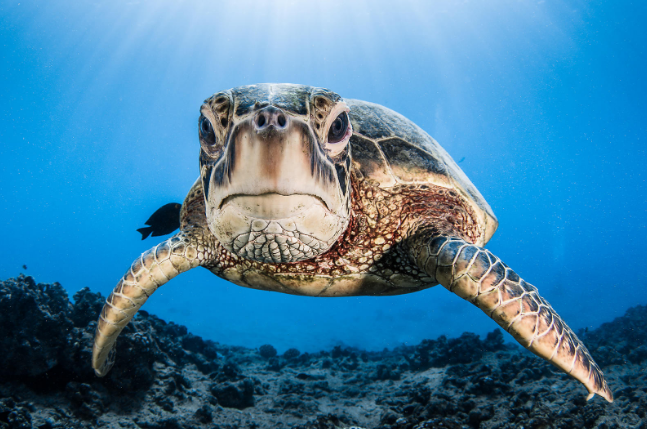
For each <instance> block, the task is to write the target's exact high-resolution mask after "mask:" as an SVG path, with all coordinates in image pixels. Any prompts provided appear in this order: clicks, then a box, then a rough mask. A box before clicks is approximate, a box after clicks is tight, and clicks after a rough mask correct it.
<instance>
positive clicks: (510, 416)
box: [0, 275, 647, 429]
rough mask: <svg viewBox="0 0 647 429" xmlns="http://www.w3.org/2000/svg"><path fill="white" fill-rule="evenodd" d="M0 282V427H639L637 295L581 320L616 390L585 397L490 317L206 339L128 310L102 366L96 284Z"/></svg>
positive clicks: (644, 379)
mask: <svg viewBox="0 0 647 429" xmlns="http://www.w3.org/2000/svg"><path fill="white" fill-rule="evenodd" d="M73 299H74V302H73V303H72V302H70V300H69V299H68V296H67V293H66V291H65V289H64V288H63V287H62V286H61V285H60V284H58V283H54V284H37V283H36V282H35V280H34V279H33V278H32V277H28V276H27V277H26V276H22V275H21V276H20V277H18V278H16V279H9V280H6V281H3V282H0V329H2V332H3V333H7V334H8V335H2V336H0V350H2V353H1V354H0V428H96V427H129V428H150V429H163V428H220V429H224V428H232V429H233V428H259V429H260V428H273V427H286V428H288V427H292V428H300V429H306V428H308V429H309V428H317V429H328V428H330V429H333V428H344V427H351V426H356V427H363V428H383V429H386V428H394V429H395V428H398V429H413V428H416V429H418V428H450V429H458V428H475V429H476V428H479V429H495V428H499V429H503V428H519V427H524V428H537V429H538V428H563V429H566V428H609V429H610V428H643V429H644V428H645V427H647V426H646V424H645V419H647V388H645V387H644V386H647V373H645V371H644V366H645V365H646V364H647V347H646V346H645V345H644V344H645V343H647V307H646V306H637V307H633V308H631V309H629V310H628V311H627V313H626V314H625V315H624V316H622V317H620V318H617V319H616V320H614V321H612V322H610V323H605V324H603V325H602V326H601V327H600V328H598V329H595V330H590V331H580V332H579V333H578V335H579V337H580V338H581V339H582V340H583V342H584V343H585V344H586V346H587V347H588V348H589V350H591V352H592V353H595V355H596V357H597V361H598V363H599V364H600V366H601V367H602V369H603V370H604V372H605V374H606V375H607V378H608V381H609V384H610V385H611V386H612V388H613V389H614V391H615V392H616V395H615V401H614V403H611V404H610V403H607V402H605V401H604V400H603V399H602V398H599V397H596V398H595V399H593V400H591V401H588V402H587V401H586V400H585V396H584V394H585V390H584V389H583V388H582V387H581V385H580V384H579V383H578V382H577V381H576V380H573V379H571V378H570V377H569V376H567V375H566V374H563V373H562V372H559V371H558V370H557V369H555V368H554V367H552V366H551V365H550V364H548V363H547V362H545V361H544V360H542V359H540V358H538V357H536V356H534V355H532V354H530V353H529V352H527V351H525V350H524V349H522V348H521V347H519V346H517V345H511V344H506V343H504V341H503V334H502V333H501V331H499V330H495V331H493V332H491V333H490V334H488V335H487V338H485V339H481V338H480V337H478V336H477V335H475V334H471V333H464V334H463V335H461V336H460V337H458V338H446V337H444V336H441V337H439V338H437V339H433V340H424V341H422V342H421V343H420V344H418V345H415V346H402V347H398V348H396V349H393V350H387V349H385V350H384V351H381V352H368V351H364V350H360V349H356V348H348V347H342V346H337V347H335V348H333V349H330V350H323V351H320V352H317V353H301V352H300V351H299V350H297V349H294V348H292V349H288V350H287V351H286V352H284V353H283V354H278V353H277V351H276V349H275V348H274V347H273V346H272V345H270V344H267V345H264V346H262V347H260V348H259V349H251V348H245V347H232V346H228V345H226V344H219V343H216V342H213V341H208V340H207V341H205V340H203V339H202V338H200V337H198V336H196V335H193V334H191V333H190V332H188V331H187V329H186V328H185V327H184V326H181V325H177V324H174V323H167V322H165V321H164V320H162V319H160V318H158V317H156V316H153V315H151V314H148V313H147V312H145V311H140V312H139V313H138V315H137V316H136V317H135V318H134V320H133V321H132V322H131V323H130V324H129V325H128V326H127V327H126V328H125V329H124V331H123V333H122V339H121V341H120V343H119V344H118V346H117V353H118V354H119V356H120V358H121V359H120V360H119V361H118V362H117V364H116V365H115V366H114V368H113V369H112V371H111V372H110V373H109V374H108V375H107V376H106V377H104V378H98V377H96V376H95V375H94V371H93V370H92V368H91V366H90V365H89V359H90V356H91V354H92V349H91V345H92V337H93V334H94V329H95V328H96V322H95V316H96V313H97V312H98V311H99V310H100V309H101V307H102V306H103V303H104V297H102V296H101V295H100V294H97V293H93V292H91V291H90V290H89V289H88V288H84V289H81V290H80V291H78V292H77V293H76V294H74V297H73Z"/></svg>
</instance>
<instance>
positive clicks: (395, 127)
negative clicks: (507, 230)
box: [344, 100, 498, 246]
mask: <svg viewBox="0 0 647 429" xmlns="http://www.w3.org/2000/svg"><path fill="white" fill-rule="evenodd" d="M344 101H345V102H346V104H348V106H349V107H350V120H351V123H352V125H353V136H352V137H351V139H350V144H351V153H352V158H353V162H354V163H355V168H357V169H359V171H360V172H361V174H362V175H363V176H364V177H365V178H368V179H371V180H374V181H376V182H377V183H378V184H379V186H380V187H382V188H390V187H393V186H395V185H396V184H413V185H419V184H431V185H435V186H440V187H444V188H451V189H454V190H456V191H457V192H458V193H459V194H460V195H461V197H462V199H463V200H464V202H465V203H466V204H468V205H469V206H470V207H471V208H472V209H473V210H474V213H475V214H476V218H477V219H476V221H477V223H478V226H479V229H480V231H481V234H480V239H479V240H478V241H477V242H476V243H475V244H476V245H478V246H483V245H485V243H487V242H488V241H489V240H490V238H491V237H492V235H493V234H494V232H495V231H496V228H497V225H498V221H497V219H496V216H494V213H493V212H492V208H491V207H490V205H489V204H488V203H487V202H486V201H485V198H483V196H482V195H481V193H480V192H479V191H478V190H477V189H476V187H475V186H474V185H473V184H472V182H471V181H470V179H468V178H467V176H466V175H465V173H464V172H463V170H461V169H460V167H459V166H458V165H457V164H456V162H455V161H454V160H453V159H452V157H451V156H449V154H448V153H447V152H446V151H445V149H443V148H442V147H441V146H440V145H439V144H438V142H437V141H436V140H434V139H433V138H432V137H431V136H430V135H429V134H427V133H426V132H425V131H423V130H422V129H421V128H420V127H419V126H417V125H416V124H414V123H413V122H411V121H410V120H409V119H407V118H405V117H404V116H402V115H400V114H399V113H397V112H394V111H393V110H391V109H387V108H386V107H384V106H380V105H379V104H374V103H369V102H366V101H361V100H344Z"/></svg>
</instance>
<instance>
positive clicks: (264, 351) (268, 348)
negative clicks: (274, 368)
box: [258, 344, 276, 359]
mask: <svg viewBox="0 0 647 429" xmlns="http://www.w3.org/2000/svg"><path fill="white" fill-rule="evenodd" d="M258 351H259V353H260V354H261V356H262V357H264V358H265V359H269V358H272V357H274V356H276V349H275V348H274V346H273V345H271V344H263V345H262V346H261V347H259V349H258Z"/></svg>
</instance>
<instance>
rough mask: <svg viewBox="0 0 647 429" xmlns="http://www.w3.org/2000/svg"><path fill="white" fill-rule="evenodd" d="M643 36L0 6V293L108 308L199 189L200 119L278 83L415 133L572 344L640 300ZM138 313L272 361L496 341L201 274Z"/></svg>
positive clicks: (157, 4)
mask: <svg viewBox="0 0 647 429" xmlns="http://www.w3.org/2000/svg"><path fill="white" fill-rule="evenodd" d="M646 20H647V6H646V5H645V4H644V3H642V2H631V1H614V2H612V1H596V2H585V1H562V2H550V1H546V2H544V1H513V0H490V1H487V2H478V1H464V2H456V1H451V0H447V1H444V0H443V1H433V2H431V1H429V2H427V1H419V2H406V1H401V2H397V4H396V3H394V2H384V1H382V2H376V1H370V2H369V1H357V2H343V1H311V2H310V1H309V2H298V1H287V0H285V1H272V2H261V1H235V2H233V1H232V2H207V1H185V2H171V1H114V0H111V1H105V0H100V1H93V2H76V1H59V0H55V1H49V2H36V1H27V2H25V1H15V0H14V1H4V0H2V1H0V160H1V162H0V171H1V175H0V178H1V182H0V183H1V184H2V186H1V188H0V201H1V202H2V204H0V225H1V226H2V231H3V234H2V238H3V246H2V251H1V255H0V260H1V261H2V263H1V264H0V278H2V279H5V278H8V277H13V276H16V275H17V274H18V273H20V272H25V273H26V274H29V275H32V276H34V277H35V278H36V280H37V281H39V282H53V281H58V282H60V283H62V284H63V286H65V288H66V289H67V290H68V291H69V293H70V295H72V294H73V293H74V292H75V291H77V290H79V289H80V288H82V287H85V286H89V287H90V288H91V289H92V290H95V291H100V292H101V293H103V294H104V295H108V294H109V293H110V291H111V290H112V288H113V287H114V286H115V284H116V283H117V281H118V280H119V279H120V277H121V276H122V275H123V273H124V272H125V270H126V269H127V268H128V267H129V266H130V264H131V262H132V261H133V260H134V259H135V258H136V257H137V256H138V255H139V254H140V253H141V252H143V251H145V250H147V249H148V248H150V247H152V246H153V245H155V244H156V243H157V241H155V240H157V239H152V240H151V239H149V240H146V241H141V239H140V235H139V234H138V233H137V232H136V229H137V228H139V227H141V226H143V223H144V221H145V220H146V219H147V218H148V217H149V216H150V214H152V213H153V212H154V211H155V210H156V209H157V208H158V207H159V206H161V205H163V204H165V203H167V202H171V201H178V202H181V201H182V199H183V198H184V196H185V194H186V192H187V191H188V189H189V188H190V186H191V185H192V184H193V182H194V181H195V179H196V178H197V176H198V149H199V143H198V139H197V118H198V115H199V112H198V109H199V106H200V104H201V102H202V101H203V100H204V99H205V98H207V97H208V96H210V95H211V94H212V93H214V92H217V91H220V90H223V89H228V88H230V87H234V86H239V85H245V84H251V83H257V82H294V83H302V84H307V85H313V86H322V87H327V88H330V89H331V90H333V91H335V92H337V93H339V94H340V95H341V96H342V97H346V98H358V99H363V100H367V101H371V102H375V103H379V104H383V105H385V106H387V107H389V108H391V109H394V110H396V111H398V112H400V113H402V114H404V115H405V116H407V117H409V118H410V119H412V120H413V121H414V122H416V123H417V124H418V125H420V126H421V127H422V128H423V129H425V130H426V131H427V132H429V133H430V134H431V135H432V136H433V137H434V138H435V139H436V140H438V141H439V142H440V144H441V145H443V147H444V148H445V149H446V150H447V151H448V152H449V153H450V154H451V155H452V156H453V157H454V159H456V160H457V161H459V160H462V161H461V162H460V164H459V165H460V166H461V168H462V169H463V170H464V171H465V173H466V174H467V175H468V177H469V178H470V179H471V180H472V182H473V183H474V184H475V185H476V187H477V188H478V189H479V190H480V191H481V193H482V194H483V195H484V197H485V198H486V200H487V201H488V202H489V203H490V205H491V206H492V208H493V210H494V213H495V214H496V215H497V217H498V219H499V222H500V226H499V230H498V231H497V233H496V234H495V236H494V238H493V239H492V241H491V242H490V244H489V245H488V248H489V249H491V250H492V252H493V253H495V254H496V255H498V256H500V257H501V258H502V259H503V260H504V261H505V262H506V263H507V264H508V265H510V266H511V267H512V268H514V269H515V270H516V271H517V272H518V273H519V274H520V275H521V276H522V277H523V278H524V279H526V280H527V281H529V282H531V283H533V284H534V285H536V286H537V287H538V288H539V291H540V292H541V294H542V295H543V296H544V297H545V298H546V299H547V300H548V301H549V302H551V304H552V305H553V306H554V307H555V309H556V310H557V311H558V313H560V314H561V315H562V317H563V318H564V319H565V320H566V321H567V323H568V324H569V325H570V326H571V327H573V328H574V329H578V328H583V327H595V326H598V325H599V324H600V323H603V322H605V321H609V320H611V319H613V318H614V317H617V316H619V315H621V314H623V313H624V311H625V310H626V309H627V308H628V307H630V306H632V305H635V304H644V303H646V302H647V288H646V286H647V284H646V281H645V277H644V274H643V271H644V267H645V262H644V244H645V242H646V241H647V230H646V227H645V224H646V220H647V183H646V168H645V166H646V165H647V144H646V140H647V91H646V89H647V87H646V83H645V82H646V80H645V69H646V65H647V61H646V58H647V57H646V55H645V46H647V32H646V31H645V29H644V22H645V21H646ZM23 265H26V266H27V269H26V270H25V269H23V268H22V266H23ZM144 309H145V310H147V311H149V312H151V313H154V314H157V315H159V316H161V317H162V318H164V319H166V320H172V321H175V322H177V323H180V324H183V325H186V326H187V327H188V328H189V330H190V331H192V332H194V333H196V334H198V335H201V336H203V337H205V338H210V339H213V340H215V341H219V342H224V343H228V344H238V345H245V346H253V347H257V346H259V345H261V344H264V343H271V344H273V345H274V346H275V347H277V349H279V351H282V350H285V349H286V348H288V347H297V348H299V349H301V350H302V351H312V350H318V349H320V348H325V347H330V346H333V345H335V344H339V343H343V344H346V345H352V346H359V347H364V348H369V349H381V348H383V347H394V346H397V345H399V344H403V343H405V344H412V343H417V342H419V341H420V340H421V339H423V338H434V337H436V336H438V335H441V334H446V335H452V336H454V335H459V334H460V333H461V332H463V331H466V330H467V331H472V332H476V333H479V334H484V333H486V332H488V331H491V330H493V329H495V328H496V327H497V325H496V324H495V323H494V322H493V321H492V320H490V319H489V318H488V317H487V316H485V315H484V314H482V313H481V311H480V310H478V309H476V308H475V307H472V305H471V304H469V303H467V302H465V301H463V300H462V299H460V298H458V297H456V296H453V295H452V294H451V293H449V292H448V291H446V290H445V289H444V288H442V287H440V286H439V287H436V288H432V289H430V290H426V291H423V292H418V293H415V294H410V295H403V296H398V297H380V298H374V297H356V298H334V299H332V298H329V299H326V298H304V297H295V296H289V295H282V294H277V293H270V292H260V291H256V290H247V289H244V288H240V287H238V286H235V285H233V284H229V283H227V282H225V281H223V280H220V279H218V278H217V277H215V276H213V275H212V274H210V273H209V272H208V271H206V270H204V269H196V270H192V271H190V272H188V273H185V274H183V275H181V276H179V277H177V278H175V279H174V280H172V281H171V282H170V283H168V284H167V285H165V286H163V287H162V288H161V289H160V290H159V291H157V292H156V293H155V295H154V296H153V297H152V298H151V299H150V300H149V301H148V302H147V303H146V305H145V306H144Z"/></svg>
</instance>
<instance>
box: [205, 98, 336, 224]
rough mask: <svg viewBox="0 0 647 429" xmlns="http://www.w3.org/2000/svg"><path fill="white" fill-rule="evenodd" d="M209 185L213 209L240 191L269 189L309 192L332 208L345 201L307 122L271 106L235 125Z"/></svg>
mask: <svg viewBox="0 0 647 429" xmlns="http://www.w3.org/2000/svg"><path fill="white" fill-rule="evenodd" d="M208 188H209V195H208V197H207V198H208V199H209V200H210V206H211V207H212V208H216V209H221V208H222V207H223V206H224V205H225V204H227V203H228V202H231V201H232V200H234V199H235V198H236V197H238V196H259V195H267V194H278V195H283V196H291V195H308V196H311V197H314V198H315V199H316V200H318V201H319V202H321V203H322V204H323V205H324V206H325V208H326V209H327V210H329V211H331V212H335V211H337V210H340V209H341V208H342V207H343V206H344V202H345V196H344V194H343V193H342V191H341V186H340V185H339V183H338V178H337V174H336V170H335V166H334V164H333V163H332V162H331V161H330V160H329V159H328V158H327V157H326V155H325V153H324V152H323V149H322V148H321V147H320V144H319V143H318V141H317V138H316V137H315V135H314V133H313V132H312V130H311V129H310V127H309V126H308V124H306V123H305V122H303V121H302V120H300V119H298V118H293V117H291V116H290V115H288V114H286V113H285V112H284V111H283V110H281V109H279V108H277V107H274V106H267V107H265V108H263V109H260V110H259V111H257V112H256V113H255V114H254V115H253V116H251V117H249V118H247V119H246V120H244V121H242V122H240V123H239V124H237V126H236V127H235V129H234V130H233V131H232V133H231V135H230V138H229V142H228V144H227V148H226V153H225V155H224V156H223V158H222V159H221V160H220V161H219V162H218V164H217V165H216V166H215V167H214V169H213V174H212V175H211V178H210V183H209V187H208ZM286 210H287V208H286ZM272 211H273V212H274V213H275V214H276V215H280V214H279V213H276V210H272Z"/></svg>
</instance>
